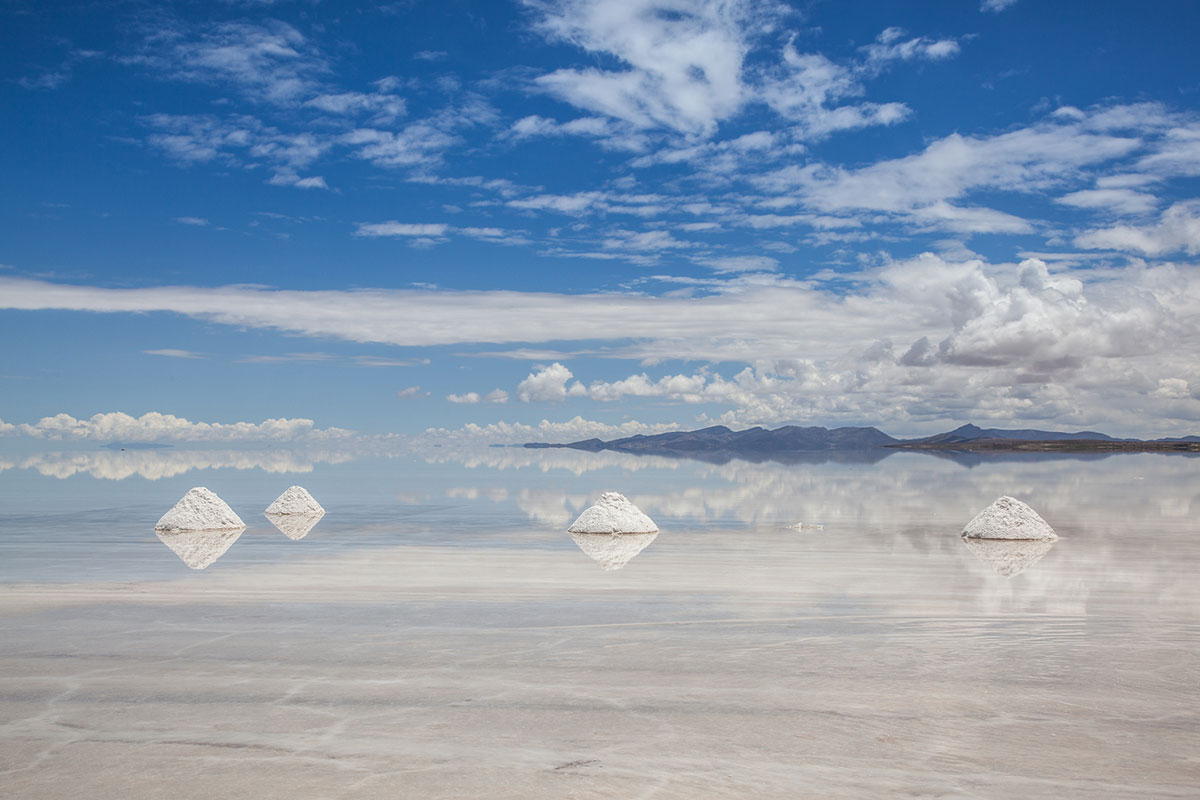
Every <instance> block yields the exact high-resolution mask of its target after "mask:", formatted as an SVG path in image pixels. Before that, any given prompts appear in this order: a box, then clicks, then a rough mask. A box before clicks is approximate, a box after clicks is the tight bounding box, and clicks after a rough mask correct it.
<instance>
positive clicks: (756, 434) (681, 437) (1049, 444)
mask: <svg viewBox="0 0 1200 800" xmlns="http://www.w3.org/2000/svg"><path fill="white" fill-rule="evenodd" d="M524 446H525V447H528V448H548V447H565V448H570V449H572V450H588V451H591V452H598V451H601V450H615V451H618V452H622V453H642V454H647V455H689V456H698V455H701V454H705V453H728V454H735V455H752V456H760V457H761V456H764V455H771V456H773V455H777V454H786V453H811V452H822V451H841V450H868V449H874V448H890V449H904V450H948V451H971V452H980V451H992V452H1055V453H1064V452H1072V453H1084V452H1086V453H1156V452H1164V453H1200V436H1184V437H1179V438H1172V439H1154V440H1150V441H1146V440H1142V439H1119V438H1116V437H1113V436H1109V435H1108V434H1105V433H1099V432H1097V431H1079V432H1076V433H1060V432H1056V431H1041V430H1033V429H1025V430H1004V429H1000V428H980V427H978V426H976V425H972V424H970V423H968V424H966V425H963V426H962V427H959V428H955V429H954V430H952V431H948V432H946V433H939V434H936V435H934V436H925V437H922V438H920V439H897V438H895V437H893V436H889V435H888V434H886V433H884V432H883V431H881V430H879V429H878V428H872V427H868V428H854V427H847V428H822V427H806V428H802V427H798V426H795V425H787V426H784V427H782V428H776V429H774V430H769V429H767V428H761V427H755V428H747V429H746V430H742V431H735V430H731V429H729V428H727V427H725V426H724V425H714V426H712V427H709V428H702V429H700V430H696V431H672V432H671V433H660V434H656V435H653V436H645V435H642V434H638V435H637V436H628V437H625V438H624V439H613V440H612V441H607V442H606V441H602V440H600V439H583V440H581V441H578V442H567V443H564V444H548V443H545V442H529V443H527V444H525V445H524Z"/></svg>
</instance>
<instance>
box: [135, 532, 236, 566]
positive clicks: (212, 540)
mask: <svg viewBox="0 0 1200 800" xmlns="http://www.w3.org/2000/svg"><path fill="white" fill-rule="evenodd" d="M245 530H246V529H245V528H234V529H232V530H212V531H155V532H154V535H155V536H157V537H158V539H159V541H161V542H162V543H163V544H165V545H166V546H167V547H169V548H171V551H172V552H173V553H175V555H177V556H179V560H180V561H182V562H183V563H185V564H187V565H188V566H189V567H191V568H192V569H204V568H205V567H207V566H209V565H210V564H212V563H213V562H214V561H216V560H217V559H218V558H220V557H221V556H223V555H225V551H226V550H228V549H229V548H230V546H232V545H233V543H234V542H236V541H237V540H238V537H239V536H241V535H242V534H243V533H244V532H245Z"/></svg>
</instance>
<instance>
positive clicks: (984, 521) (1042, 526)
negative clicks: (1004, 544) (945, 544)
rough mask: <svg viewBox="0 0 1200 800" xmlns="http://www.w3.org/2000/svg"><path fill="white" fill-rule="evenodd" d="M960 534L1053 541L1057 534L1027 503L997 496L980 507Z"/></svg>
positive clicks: (970, 536)
mask: <svg viewBox="0 0 1200 800" xmlns="http://www.w3.org/2000/svg"><path fill="white" fill-rule="evenodd" d="M962 535H963V536H964V537H966V538H968V539H1045V540H1047V541H1054V540H1055V539H1057V538H1058V536H1057V535H1056V534H1055V533H1054V529H1053V528H1051V527H1050V526H1049V525H1048V524H1047V523H1046V520H1044V519H1042V518H1041V517H1040V516H1038V513H1037V512H1036V511H1034V510H1033V509H1032V508H1030V507H1029V506H1027V505H1025V504H1024V503H1022V502H1021V501H1020V500H1017V499H1016V498H1013V497H1008V496H1007V495H1006V496H1004V497H1000V498H997V500H996V502H994V503H992V504H991V505H990V506H988V507H987V508H985V509H984V510H983V511H980V512H979V513H978V514H976V515H975V518H974V519H973V520H971V521H970V522H968V523H967V527H965V528H963V532H962Z"/></svg>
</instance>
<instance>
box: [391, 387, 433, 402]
mask: <svg viewBox="0 0 1200 800" xmlns="http://www.w3.org/2000/svg"><path fill="white" fill-rule="evenodd" d="M428 395H429V392H422V391H421V387H420V386H406V387H405V388H403V389H400V390H399V391H397V392H396V397H399V398H400V399H402V400H403V399H405V398H408V397H427V396H428Z"/></svg>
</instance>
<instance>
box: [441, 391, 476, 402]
mask: <svg viewBox="0 0 1200 800" xmlns="http://www.w3.org/2000/svg"><path fill="white" fill-rule="evenodd" d="M446 399H447V400H448V401H450V402H451V403H459V404H467V405H474V404H475V403H478V402H479V393H478V392H467V393H465V394H448V395H446Z"/></svg>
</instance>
